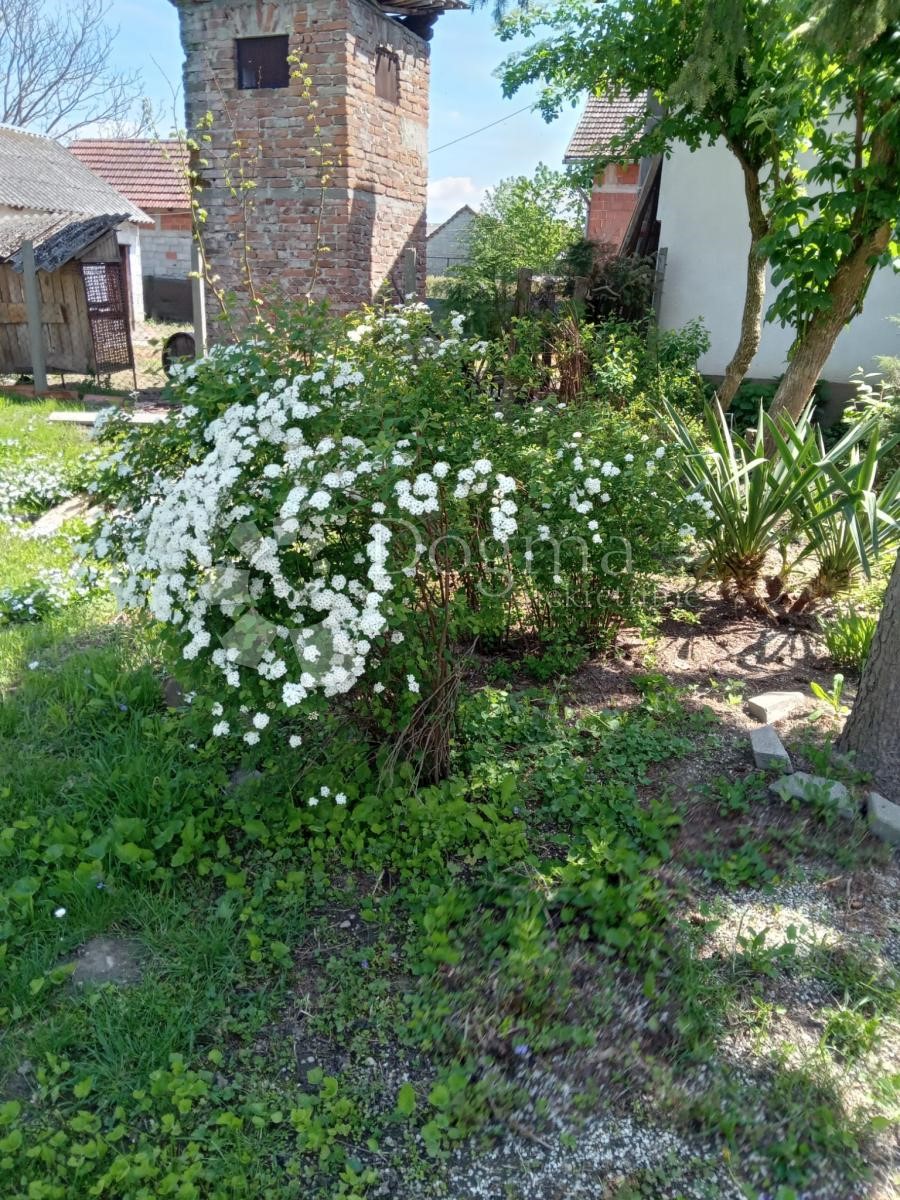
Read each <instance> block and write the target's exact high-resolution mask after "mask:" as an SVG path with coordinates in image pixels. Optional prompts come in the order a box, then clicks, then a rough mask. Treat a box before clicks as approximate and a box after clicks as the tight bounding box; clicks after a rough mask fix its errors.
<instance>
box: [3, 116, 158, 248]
mask: <svg viewBox="0 0 900 1200" xmlns="http://www.w3.org/2000/svg"><path fill="white" fill-rule="evenodd" d="M0 205H2V206H5V207H7V208H17V209H26V210H27V209H30V210H31V211H37V212H43V213H79V214H81V215H82V216H100V215H106V214H107V213H124V214H125V216H124V217H122V218H121V219H122V220H128V221H134V222H136V223H137V224H139V225H148V224H150V218H149V217H148V216H147V215H146V213H144V212H142V211H141V209H140V208H139V207H138V206H137V205H136V204H132V203H131V201H130V200H127V199H126V198H125V197H124V196H123V195H121V193H120V192H117V191H116V189H115V188H113V187H111V186H110V185H109V184H108V183H107V182H106V180H105V179H101V178H100V177H99V176H98V175H95V174H94V172H93V171H91V170H90V169H89V168H88V167H86V166H85V165H84V163H81V162H79V161H78V159H77V158H76V157H75V156H74V154H70V153H69V151H68V150H67V149H66V148H65V146H61V145H60V144H59V142H54V141H53V139H52V138H48V137H43V136H42V135H41V134H38V133H29V132H28V131H27V130H25V129H16V128H14V127H13V126H11V125H0Z"/></svg>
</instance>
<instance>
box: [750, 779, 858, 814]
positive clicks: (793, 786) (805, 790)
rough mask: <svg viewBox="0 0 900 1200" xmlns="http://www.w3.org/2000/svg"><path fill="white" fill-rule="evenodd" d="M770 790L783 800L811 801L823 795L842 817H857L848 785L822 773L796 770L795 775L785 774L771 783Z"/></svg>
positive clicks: (827, 802)
mask: <svg viewBox="0 0 900 1200" xmlns="http://www.w3.org/2000/svg"><path fill="white" fill-rule="evenodd" d="M769 791H770V792H774V794H775V795H776V796H778V797H779V799H781V800H791V799H795V800H805V801H809V800H812V799H814V798H816V799H817V798H819V797H821V798H822V799H823V800H824V801H825V802H826V804H832V805H834V807H835V808H836V809H837V810H838V812H840V814H841V816H842V817H855V816H856V815H857V811H856V805H855V803H854V801H853V797H852V796H851V795H850V793H849V792H848V791H847V789H846V787H844V785H843V784H842V783H840V782H838V780H836V779H826V778H825V777H824V776H822V775H809V774H807V772H806V771H795V772H794V773H793V775H783V776H782V777H781V779H776V780H774V782H772V783H770V784H769Z"/></svg>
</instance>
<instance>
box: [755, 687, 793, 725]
mask: <svg viewBox="0 0 900 1200" xmlns="http://www.w3.org/2000/svg"><path fill="white" fill-rule="evenodd" d="M805 700H806V697H805V696H804V695H803V693H802V692H761V693H760V694H759V695H758V696H751V698H750V699H749V700H748V701H747V711H748V712H749V713H750V716H751V717H755V718H756V719H757V721H762V723H763V724H764V725H772V724H773V723H774V722H775V721H783V720H784V718H785V717H789V716H790V715H791V713H792V712H796V711H797V709H798V708H800V707H801V706H802V705H803V703H804V701H805Z"/></svg>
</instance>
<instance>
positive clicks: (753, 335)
mask: <svg viewBox="0 0 900 1200" xmlns="http://www.w3.org/2000/svg"><path fill="white" fill-rule="evenodd" d="M741 167H742V168H743V172H744V195H745V196H746V198H747V215H748V216H749V218H750V251H749V253H748V255H747V283H746V287H745V290H744V311H743V314H742V316H741V337H740V341H739V342H738V344H737V349H736V350H735V352H734V357H733V358H732V360H731V362H730V363H729V364H728V366H727V367H726V368H725V378H724V379H723V380H722V382H721V383H720V384H719V387H718V389H717V395H718V397H719V404H720V405H721V406H722V411H723V412H727V411H728V409H729V408H730V407H731V402H732V400H733V399H734V397H735V393H736V392H737V390H738V388H739V387H740V386H741V384H742V383H743V381H744V376H745V375H746V374H747V372H748V371H749V369H750V364H751V363H752V362H753V359H754V358H755V357H756V352H757V350H758V349H759V342H760V338H761V337H762V322H763V305H764V304H765V299H766V257H765V255H763V254H761V253H760V250H759V245H760V242H761V241H762V239H763V238H764V237H765V236H766V234H767V233H768V232H769V222H768V220H767V218H766V214H765V211H764V210H763V206H762V198H761V196H760V187H759V175H758V173H757V172H756V171H754V170H753V169H752V168H751V167H749V166H747V164H746V163H744V162H741Z"/></svg>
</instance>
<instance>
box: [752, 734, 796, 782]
mask: <svg viewBox="0 0 900 1200" xmlns="http://www.w3.org/2000/svg"><path fill="white" fill-rule="evenodd" d="M750 745H751V747H752V749H753V761H754V762H755V763H756V765H757V766H758V767H759V769H760V770H761V771H768V770H770V769H771V768H772V767H776V768H777V769H778V770H780V771H781V772H782V773H783V774H785V775H790V774H792V773H793V770H794V767H793V764H792V763H791V756H790V755H789V754H788V752H787V750H785V748H784V746H783V744H782V741H781V738H780V737H779V736H778V734H777V733H776V732H775V727H774V726H773V725H761V726H760V727H759V729H752V730H751V731H750Z"/></svg>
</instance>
